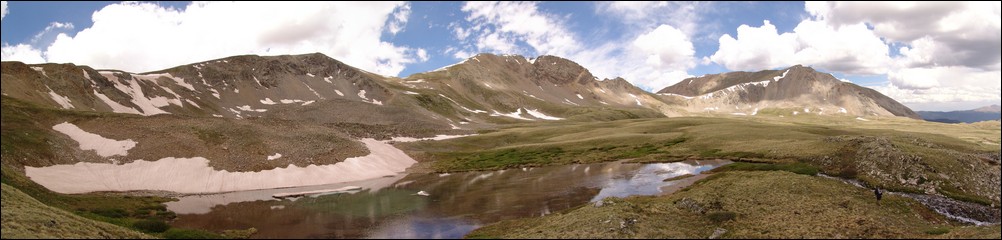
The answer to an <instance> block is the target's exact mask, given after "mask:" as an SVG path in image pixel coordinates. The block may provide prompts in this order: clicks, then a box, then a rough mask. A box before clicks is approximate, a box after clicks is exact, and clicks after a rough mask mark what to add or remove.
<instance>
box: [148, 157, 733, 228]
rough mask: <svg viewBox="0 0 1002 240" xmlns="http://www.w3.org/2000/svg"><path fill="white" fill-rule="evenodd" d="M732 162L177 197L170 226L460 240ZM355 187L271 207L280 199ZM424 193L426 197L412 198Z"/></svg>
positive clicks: (652, 189) (609, 166)
mask: <svg viewBox="0 0 1002 240" xmlns="http://www.w3.org/2000/svg"><path fill="white" fill-rule="evenodd" d="M728 163H730V162H727V161H687V162H679V163H664V164H627V163H619V162H614V163H600V164H587V165H584V164H582V165H568V166H554V167H542V168H531V169H530V168H526V169H510V170H503V171H487V172H466V173H454V174H401V175H398V176H387V177H384V178H379V179H372V180H367V181H360V182H351V183H343V184H333V185H325V186H313V187H300V188H290V189H272V190H260V191H246V192H234V193H226V194H215V195H203V196H189V197H183V198H181V199H180V201H179V202H172V203H168V208H169V209H170V210H171V211H174V212H176V213H177V214H178V219H177V220H176V221H175V222H174V223H173V225H174V226H175V227H186V228H200V229H208V230H235V229H248V228H256V229H257V230H258V232H257V234H255V235H254V236H253V237H254V238H461V237H463V236H464V235H466V234H467V233H469V232H470V231H472V230H474V229H477V228H479V227H482V226H485V225H488V224H491V223H495V222H498V221H502V220H508V219H516V218H524V217H533V216H541V215H547V214H551V213H555V212H559V211H563V210H567V209H570V208H574V207H578V206H581V205H584V204H588V203H589V202H595V201H598V200H601V199H604V198H606V197H627V196H633V195H658V194H661V193H662V189H670V188H666V187H669V186H671V185H673V184H686V183H687V181H672V182H664V180H665V179H668V178H673V177H677V176H681V175H685V174H693V175H698V174H699V173H700V172H703V171H707V170H710V169H713V168H716V167H719V166H722V165H725V164H728ZM346 186H358V187H361V188H362V190H360V191H353V192H350V193H341V194H328V195H314V196H308V197H302V198H296V199H285V200H278V199H274V198H272V197H271V196H272V195H274V194H279V193H289V192H306V191H314V190H323V189H337V188H342V187H346ZM421 191H424V193H427V195H428V196H421V195H418V194H417V193H418V192H421Z"/></svg>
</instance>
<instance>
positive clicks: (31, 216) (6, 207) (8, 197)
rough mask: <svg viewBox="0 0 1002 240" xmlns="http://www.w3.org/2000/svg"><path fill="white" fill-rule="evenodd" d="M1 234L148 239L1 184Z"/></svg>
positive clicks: (14, 236) (13, 236) (36, 236)
mask: <svg viewBox="0 0 1002 240" xmlns="http://www.w3.org/2000/svg"><path fill="white" fill-rule="evenodd" d="M2 228H3V231H0V233H2V234H3V238H4V239H10V238H63V239H65V238H78V239H79V238H143V239H146V238H150V236H148V235H145V234H142V233H139V232H136V231H132V230H129V229H126V228H123V227H120V226H115V225H112V224H108V223H103V222H97V221H94V220H90V219H86V218H83V217H80V216H77V215H74V214H72V213H69V212H66V211H63V210H61V209H57V208H53V207H49V206H46V205H45V204H42V203H41V202H38V201H37V200H35V199H34V198H31V197H30V196H28V195H26V194H24V193H22V192H21V191H19V190H17V189H15V188H13V187H10V186H7V184H3V224H2Z"/></svg>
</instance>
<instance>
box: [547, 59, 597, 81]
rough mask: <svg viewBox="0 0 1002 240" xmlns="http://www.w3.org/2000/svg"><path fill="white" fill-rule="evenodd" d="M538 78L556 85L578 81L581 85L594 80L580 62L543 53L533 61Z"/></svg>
mask: <svg viewBox="0 0 1002 240" xmlns="http://www.w3.org/2000/svg"><path fill="white" fill-rule="evenodd" d="M533 66H535V74H536V76H537V77H539V79H541V80H545V81H548V82H550V83H553V84H557V85H565V84H571V83H578V84H581V85H585V84H588V83H590V82H592V81H595V80H596V79H595V76H594V75H592V74H591V72H590V71H588V69H585V68H584V67H582V66H581V65H580V64H578V63H576V62H574V61H571V60H568V59H565V58H561V57H555V56H550V55H543V56H539V58H536V60H535V62H534V63H533Z"/></svg>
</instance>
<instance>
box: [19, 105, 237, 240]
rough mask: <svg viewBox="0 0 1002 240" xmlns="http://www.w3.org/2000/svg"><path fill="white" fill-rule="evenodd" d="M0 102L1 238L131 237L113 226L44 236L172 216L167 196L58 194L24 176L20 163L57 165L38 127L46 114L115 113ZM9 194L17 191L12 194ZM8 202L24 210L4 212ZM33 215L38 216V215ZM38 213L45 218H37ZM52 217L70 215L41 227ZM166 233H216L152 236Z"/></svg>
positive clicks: (86, 115) (83, 115) (44, 133)
mask: <svg viewBox="0 0 1002 240" xmlns="http://www.w3.org/2000/svg"><path fill="white" fill-rule="evenodd" d="M2 105H3V108H2V111H3V113H2V115H0V117H2V124H0V130H2V133H3V138H0V142H2V144H0V156H2V158H0V169H2V175H0V176H2V177H0V182H2V183H3V186H4V194H3V197H4V208H3V209H4V210H3V214H4V216H3V219H4V221H3V228H4V231H3V233H4V236H3V237H4V238H7V237H8V236H10V237H12V238H52V237H60V238H74V237H77V236H78V237H88V236H89V237H91V238H134V237H136V236H138V235H132V233H133V232H132V231H117V230H116V231H110V230H109V231H105V232H101V231H97V232H94V234H106V235H65V236H63V235H51V236H50V235H47V234H81V232H79V231H61V230H60V231H61V232H58V231H57V230H59V229H62V227H64V226H72V227H73V228H77V229H82V231H85V230H87V229H113V228H108V227H107V224H109V223H110V224H111V225H117V226H118V227H119V228H120V229H126V228H132V229H135V226H134V224H135V223H136V222H139V221H143V220H152V221H169V220H172V219H173V218H174V217H175V214H174V213H173V212H170V211H167V208H166V206H165V205H164V204H163V203H165V202H168V201H171V199H168V198H160V197H128V196H120V195H112V194H79V195H65V194H58V193H54V192H52V191H49V190H48V189H46V188H45V187H42V186H41V185H38V184H36V183H35V182H33V181H31V180H30V179H28V178H27V177H26V176H25V175H24V169H23V166H25V165H48V164H53V163H58V161H59V159H60V157H59V156H58V152H59V150H57V149H55V148H57V147H59V146H58V145H57V144H55V143H54V142H55V140H54V139H53V138H52V136H51V135H49V131H48V130H47V128H46V127H45V126H44V125H45V124H40V121H41V120H42V119H44V118H49V117H52V116H62V117H69V118H107V117H116V116H118V115H117V114H109V113H88V112H67V111H59V110H49V109H43V108H38V107H36V106H34V105H32V104H29V103H25V102H22V101H17V100H14V99H10V98H7V97H3V102H2ZM50 120H51V119H50ZM8 191H10V192H11V194H10V195H8ZM15 192H16V193H17V194H14V193H15ZM21 195H24V197H11V198H9V199H8V196H21ZM35 203H40V204H42V206H43V207H46V208H40V207H39V206H38V205H36V204H35ZM8 204H10V206H15V207H23V209H24V210H25V211H8V208H7V206H8ZM25 206H27V207H25ZM11 209H14V208H11ZM53 212H55V213H53ZM39 213H44V214H41V215H39ZM50 213H51V214H50ZM46 214H48V215H46ZM53 214H54V215H53ZM74 214H75V215H74ZM34 215H37V216H34ZM39 216H41V217H47V218H45V219H42V218H38V217H39ZM54 216H59V217H60V219H66V220H67V221H70V219H72V221H73V222H72V223H70V222H67V223H66V225H62V224H63V222H59V221H57V224H59V226H58V228H53V227H50V226H51V225H52V224H51V223H48V225H46V222H47V221H49V220H48V218H54ZM81 217H82V218H81ZM39 219H42V220H44V221H42V220H39ZM81 219H87V220H81ZM78 220H79V221H78ZM60 221H61V220H60ZM7 229H11V233H10V234H15V233H16V234H18V235H8V232H7ZM39 229H41V230H46V229H51V230H53V231H57V232H52V233H49V232H45V231H28V230H39ZM64 230H65V229H64ZM169 233H183V234H189V235H187V236H208V237H218V235H215V234H211V233H205V232H201V231H193V230H183V229H171V230H170V231H169V232H168V233H165V234H157V236H162V237H167V238H171V237H172V236H171V235H170V234H169ZM182 237H183V236H182Z"/></svg>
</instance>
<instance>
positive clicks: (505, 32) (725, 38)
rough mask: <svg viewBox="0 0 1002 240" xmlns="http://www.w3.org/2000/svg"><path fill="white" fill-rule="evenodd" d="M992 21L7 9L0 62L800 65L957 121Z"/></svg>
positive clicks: (853, 14) (710, 68)
mask: <svg viewBox="0 0 1002 240" xmlns="http://www.w3.org/2000/svg"><path fill="white" fill-rule="evenodd" d="M999 19H1000V17H999V4H998V3H997V2H994V3H992V2H988V3H858V2H857V3H829V2H812V3H804V2H668V3H666V2H501V3H494V2H473V3H471V2H381V3H343V2H341V3H295V4H289V3H251V2H241V3H230V2H211V3H194V4H193V3H189V2H145V3H119V2H4V16H3V20H2V35H0V40H2V42H3V60H4V61H24V62H29V63H41V62H59V63H62V62H72V63H76V64H80V65H90V66H92V67H97V68H114V69H123V70H127V71H134V72H143V71H153V70H159V69H163V68H168V67H171V66H175V65H180V64H186V63H192V62H198V61H205V60H210V59H215V58H221V57H226V56H231V55H239V54H259V55H280V54H300V53H312V52H321V53H325V54H327V55H329V56H331V57H334V58H336V59H339V60H341V61H344V62H346V63H348V64H351V65H353V66H356V67H359V68H362V69H364V70H367V71H371V72H376V73H380V74H383V75H390V76H400V77H405V76H407V75H410V74H413V73H417V72H424V71H430V70H434V69H437V68H440V67H442V66H446V65H450V64H453V63H456V62H458V61H461V60H462V59H464V58H466V57H469V56H471V55H473V54H476V53H480V52H488V53H495V54H519V55H523V56H526V57H535V56H538V55H556V56H560V57H564V58H568V59H571V60H574V61H576V62H578V63H580V64H582V65H583V66H585V67H587V68H589V69H590V70H592V72H593V73H595V74H596V75H597V76H599V77H601V78H613V77H620V76H621V77H624V78H626V79H627V80H629V81H631V82H633V83H634V84H635V85H638V86H639V87H641V88H644V89H646V90H651V91H657V90H660V89H661V88H663V87H666V86H668V85H671V84H674V83H676V82H679V81H681V80H682V79H684V78H687V77H693V76H701V75H704V74H713V73H721V72H728V71H758V70H763V69H782V68H786V67H788V66H791V65H796V64H803V65H807V66H812V67H814V68H816V69H819V70H822V71H825V72H830V73H832V74H833V75H835V76H836V77H838V78H840V79H844V80H848V81H852V82H854V83H856V84H859V85H862V86H867V87H871V88H874V89H876V90H878V91H881V92H883V93H884V94H887V95H888V96H891V97H893V98H895V99H897V100H899V101H901V102H903V103H905V104H906V105H908V106H910V107H912V108H915V109H918V110H954V109H970V108H976V107H980V106H982V105H988V104H998V103H999V101H1000V97H999V95H1000V93H999V92H1000V90H999V89H1000V87H999V82H1000V77H999V76H1000V74H999V73H1000V69H999V68H1000V67H999V66H1000V64H999V62H1000V60H999V59H1000V57H999V56H1000V54H1002V53H1000V52H1002V50H999V46H1000V44H1002V43H1000V40H999V39H1000V37H999V36H1000V30H999ZM958 36H961V37H958Z"/></svg>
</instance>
